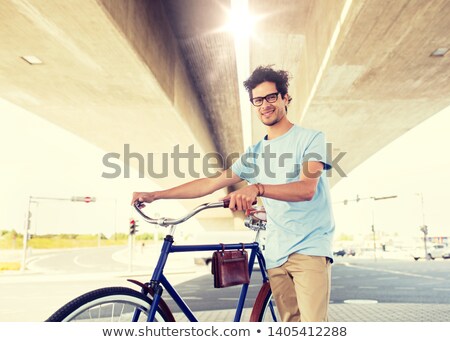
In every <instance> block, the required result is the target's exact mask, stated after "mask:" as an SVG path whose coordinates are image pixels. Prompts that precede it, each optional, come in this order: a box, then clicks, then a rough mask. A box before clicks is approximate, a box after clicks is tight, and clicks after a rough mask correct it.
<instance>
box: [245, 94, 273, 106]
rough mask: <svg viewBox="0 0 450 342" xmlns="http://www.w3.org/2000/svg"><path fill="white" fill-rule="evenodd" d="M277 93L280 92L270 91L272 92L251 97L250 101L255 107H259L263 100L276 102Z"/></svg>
mask: <svg viewBox="0 0 450 342" xmlns="http://www.w3.org/2000/svg"><path fill="white" fill-rule="evenodd" d="M278 94H280V93H279V92H276V93H272V94H267V95H266V96H259V97H253V98H251V99H250V102H251V103H252V105H254V106H255V107H260V106H261V105H262V104H263V102H264V100H266V101H267V102H269V103H274V102H276V101H277V99H278Z"/></svg>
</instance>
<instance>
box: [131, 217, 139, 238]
mask: <svg viewBox="0 0 450 342" xmlns="http://www.w3.org/2000/svg"><path fill="white" fill-rule="evenodd" d="M137 226H138V225H137V223H136V221H135V220H134V219H130V235H134V234H136V232H137V229H136V228H137Z"/></svg>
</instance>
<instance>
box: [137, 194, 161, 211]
mask: <svg viewBox="0 0 450 342" xmlns="http://www.w3.org/2000/svg"><path fill="white" fill-rule="evenodd" d="M157 199H158V198H157V193H156V191H155V192H133V197H132V199H131V205H134V203H135V202H136V201H139V203H152V202H153V201H155V200H157ZM139 208H140V209H142V208H145V204H141V205H140V206H139Z"/></svg>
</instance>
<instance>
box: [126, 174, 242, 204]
mask: <svg viewBox="0 0 450 342" xmlns="http://www.w3.org/2000/svg"><path fill="white" fill-rule="evenodd" d="M241 180H242V179H240V178H239V177H238V176H237V175H235V174H234V173H233V172H232V171H231V170H225V171H222V173H221V174H220V175H219V176H218V177H214V178H201V179H196V180H194V181H191V182H187V183H184V184H181V185H179V186H176V187H173V188H170V189H167V190H162V191H153V192H134V193H133V197H132V200H131V205H133V204H134V202H136V201H139V202H145V203H151V202H153V201H155V200H158V199H186V198H198V197H203V196H206V195H209V194H211V193H213V192H214V191H216V190H219V189H221V188H224V187H227V186H231V185H233V184H236V183H239V182H240V181H241ZM142 207H143V206H142Z"/></svg>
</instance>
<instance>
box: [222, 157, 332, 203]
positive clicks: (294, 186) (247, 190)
mask: <svg viewBox="0 0 450 342" xmlns="http://www.w3.org/2000/svg"><path fill="white" fill-rule="evenodd" d="M323 167H324V166H323V164H322V163H321V162H318V161H310V162H306V163H304V164H303V167H302V172H301V174H300V178H299V180H298V181H296V182H291V183H287V184H276V185H273V184H261V185H260V188H259V189H258V186H257V185H255V184H252V185H249V186H246V187H244V188H242V189H239V190H236V191H233V192H231V193H230V194H228V196H227V197H226V198H229V199H230V208H232V209H235V210H245V209H249V208H250V207H251V203H252V202H254V200H255V199H256V197H257V196H258V195H262V196H263V197H267V198H272V199H276V200H280V201H286V202H301V201H310V200H312V198H313V197H314V194H315V193H316V189H317V183H318V182H319V177H320V175H321V173H322V170H323ZM260 189H261V191H262V192H263V193H262V194H261V193H259V190H260Z"/></svg>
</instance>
